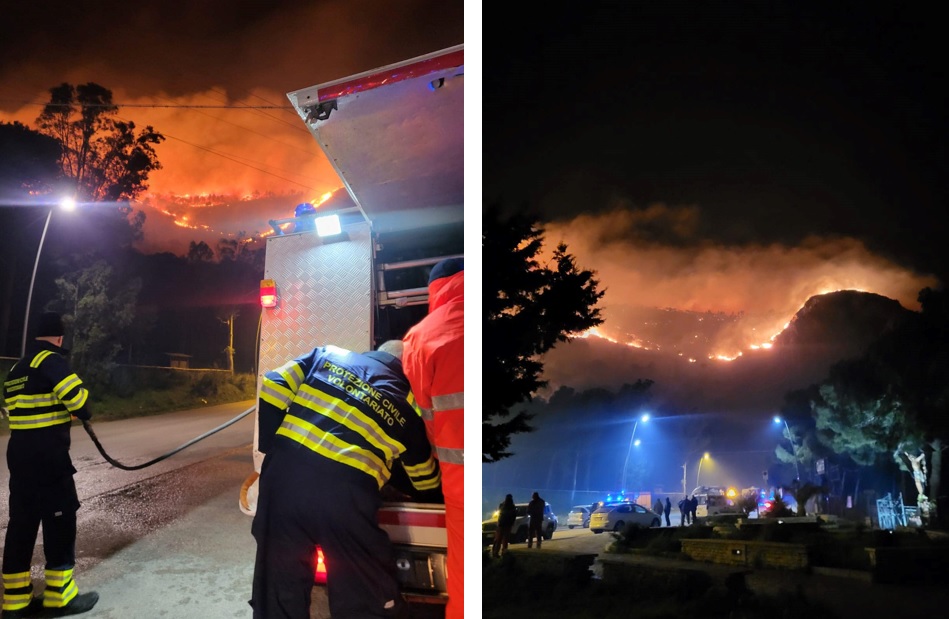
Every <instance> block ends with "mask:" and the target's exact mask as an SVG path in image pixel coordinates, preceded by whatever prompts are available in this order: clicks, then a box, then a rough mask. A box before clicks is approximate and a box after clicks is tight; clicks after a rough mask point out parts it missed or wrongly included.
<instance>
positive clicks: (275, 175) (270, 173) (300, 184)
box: [162, 133, 317, 191]
mask: <svg viewBox="0 0 949 619" xmlns="http://www.w3.org/2000/svg"><path fill="white" fill-rule="evenodd" d="M162 135H164V136H165V137H166V138H171V139H173V140H178V141H179V142H182V143H184V144H187V145H188V146H191V147H194V148H199V149H201V150H204V151H207V152H209V153H211V154H212V155H217V156H218V157H223V158H224V159H228V160H230V161H233V162H234V163H239V164H240V165H244V166H247V167H248V168H252V169H254V170H257V171H258V172H263V173H264V174H269V175H270V176H273V177H274V178H279V179H280V180H283V181H287V182H288V183H293V184H294V185H299V186H300V187H303V188H304V189H309V190H310V191H317V190H316V188H315V187H310V186H309V185H304V184H303V183H298V182H297V181H293V180H290V179H289V178H286V177H284V176H280V175H279V174H274V173H273V172H269V171H267V170H264V169H263V168H258V167H257V166H253V165H250V164H249V163H246V162H244V161H240V160H238V159H236V158H234V157H231V156H230V155H225V154H224V153H219V152H217V151H215V150H212V149H210V148H207V147H206V146H200V145H198V144H193V143H191V142H189V141H187V140H182V139H181V138H179V137H175V136H173V135H168V134H167V133H163V134H162Z"/></svg>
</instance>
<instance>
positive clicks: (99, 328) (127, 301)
mask: <svg viewBox="0 0 949 619" xmlns="http://www.w3.org/2000/svg"><path fill="white" fill-rule="evenodd" d="M56 287H57V288H58V290H59V296H58V298H57V299H56V300H55V301H53V303H52V304H51V306H50V308H49V309H53V310H56V311H59V312H61V313H62V314H63V319H64V321H65V322H66V323H67V324H68V325H70V326H71V328H70V333H71V334H72V343H71V346H70V347H69V348H70V351H71V357H72V361H73V363H74V364H75V368H76V370H77V371H78V372H79V374H80V376H82V377H83V379H84V380H87V381H88V382H89V383H91V384H92V385H93V386H103V385H107V384H108V383H109V379H110V374H111V370H112V367H113V365H114V361H115V356H116V355H117V354H118V352H119V350H120V349H121V348H122V335H123V332H124V330H125V329H126V328H127V327H128V326H129V325H130V324H132V321H133V320H134V318H135V304H136V301H137V299H138V293H139V290H141V287H142V282H141V280H140V279H138V278H132V279H127V280H125V281H123V282H116V281H115V278H114V277H113V269H112V267H111V266H109V265H108V264H106V262H105V261H103V260H99V261H96V262H94V263H93V264H91V265H89V266H86V267H82V268H79V269H77V270H75V271H72V272H69V273H66V274H65V275H63V276H62V277H59V278H57V279H56Z"/></svg>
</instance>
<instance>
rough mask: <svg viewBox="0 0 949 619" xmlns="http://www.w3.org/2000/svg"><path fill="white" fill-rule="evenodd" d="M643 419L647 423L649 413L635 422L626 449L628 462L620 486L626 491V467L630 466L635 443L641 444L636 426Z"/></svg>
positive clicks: (625, 464) (624, 466)
mask: <svg viewBox="0 0 949 619" xmlns="http://www.w3.org/2000/svg"><path fill="white" fill-rule="evenodd" d="M640 421H642V422H643V423H646V422H647V421H649V414H648V413H647V414H644V415H643V416H642V417H640V418H639V419H637V420H636V423H634V424H633V433H632V434H630V435H629V447H628V448H627V449H626V462H625V463H623V485H622V486H620V489H621V490H623V491H624V492H625V491H626V469H627V468H628V467H629V454H630V452H632V451H633V445H639V441H636V440H635V438H636V428H638V427H639V422H640Z"/></svg>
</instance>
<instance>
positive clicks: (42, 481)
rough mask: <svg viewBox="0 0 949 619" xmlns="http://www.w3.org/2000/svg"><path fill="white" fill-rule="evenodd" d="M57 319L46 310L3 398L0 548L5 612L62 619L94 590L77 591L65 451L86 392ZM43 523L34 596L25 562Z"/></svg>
mask: <svg viewBox="0 0 949 619" xmlns="http://www.w3.org/2000/svg"><path fill="white" fill-rule="evenodd" d="M64 332H65V330H64V327H63V321H62V317H61V316H60V315H59V314H55V313H45V314H43V315H42V316H41V317H40V319H39V321H38V323H37V329H36V339H35V340H34V341H32V342H31V343H30V345H29V346H28V347H27V348H26V354H25V355H24V357H23V358H22V359H20V360H19V361H17V363H16V365H14V366H13V368H11V369H10V372H9V374H8V375H7V378H6V380H5V381H4V383H3V399H4V404H5V406H6V408H7V412H8V415H9V422H10V441H9V444H8V446H7V466H8V468H9V470H10V511H9V516H10V521H9V525H8V526H7V534H6V541H5V546H4V550H3V615H2V616H3V618H4V619H10V618H12V617H30V616H34V615H37V614H39V613H42V616H43V617H65V616H67V615H77V614H80V613H84V612H86V611H88V610H91V609H92V607H93V606H95V604H96V602H98V601H99V594H98V593H96V592H94V591H90V592H88V593H79V589H78V588H77V587H76V583H75V581H74V580H73V569H74V567H75V565H76V511H77V510H78V509H79V498H78V495H77V494H76V483H75V481H74V479H73V475H74V474H75V473H76V469H75V468H74V467H73V464H72V460H71V459H70V457H69V446H70V427H71V425H72V423H71V422H72V417H77V418H79V419H89V418H90V412H89V408H88V406H87V402H88V399H89V393H88V392H87V391H86V389H85V387H84V386H83V383H82V380H80V378H79V377H78V376H77V375H76V374H75V373H74V372H73V371H72V370H71V369H70V367H69V363H68V361H67V360H66V356H65V355H66V351H65V350H64V349H63V348H62V345H63V335H64ZM40 523H42V525H43V551H44V553H45V556H46V571H45V580H46V588H45V590H44V591H43V596H42V598H40V597H39V596H37V597H34V596H33V583H32V580H31V578H30V567H31V563H32V560H33V548H34V546H35V545H36V536H37V533H38V532H39V526H40Z"/></svg>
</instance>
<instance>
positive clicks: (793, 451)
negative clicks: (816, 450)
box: [774, 415, 801, 480]
mask: <svg viewBox="0 0 949 619" xmlns="http://www.w3.org/2000/svg"><path fill="white" fill-rule="evenodd" d="M774 423H784V429H785V430H787V432H788V442H789V443H791V455H793V456H794V472H795V474H796V475H797V478H798V480H800V479H801V470H800V469H799V468H798V466H797V446H796V445H795V444H794V439H793V438H792V435H791V428H790V427H788V422H787V420H786V419H782V418H781V417H779V416H778V415H775V416H774Z"/></svg>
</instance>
